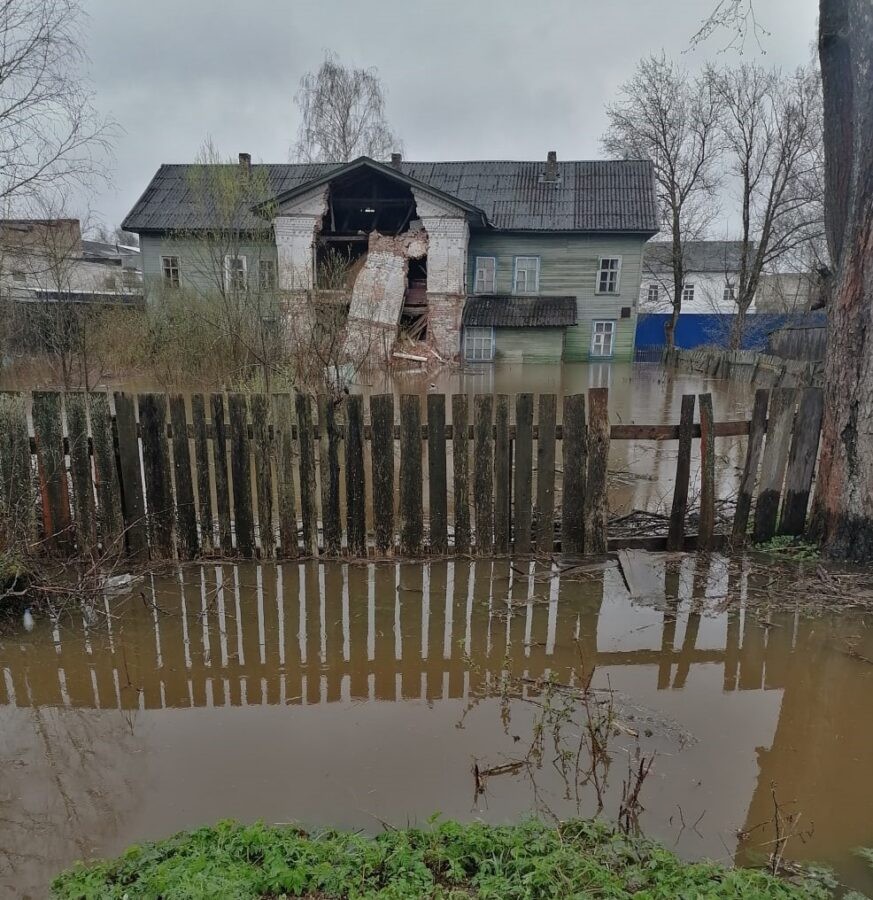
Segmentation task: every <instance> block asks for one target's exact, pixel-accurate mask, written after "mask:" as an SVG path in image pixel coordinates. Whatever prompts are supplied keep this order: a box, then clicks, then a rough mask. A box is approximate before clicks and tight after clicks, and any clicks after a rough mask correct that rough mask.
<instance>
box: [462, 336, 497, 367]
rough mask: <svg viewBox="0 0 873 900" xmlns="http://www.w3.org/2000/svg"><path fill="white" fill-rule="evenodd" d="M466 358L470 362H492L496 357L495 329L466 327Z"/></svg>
mask: <svg viewBox="0 0 873 900" xmlns="http://www.w3.org/2000/svg"><path fill="white" fill-rule="evenodd" d="M464 359H466V360H469V361H470V362H490V361H491V360H492V359H494V329H493V328H465V329H464Z"/></svg>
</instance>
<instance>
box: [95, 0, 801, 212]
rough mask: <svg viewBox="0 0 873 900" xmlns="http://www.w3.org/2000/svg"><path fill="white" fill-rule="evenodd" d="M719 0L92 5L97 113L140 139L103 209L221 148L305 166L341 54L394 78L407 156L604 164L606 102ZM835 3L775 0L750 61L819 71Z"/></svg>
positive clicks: (681, 46)
mask: <svg viewBox="0 0 873 900" xmlns="http://www.w3.org/2000/svg"><path fill="white" fill-rule="evenodd" d="M714 2H715V0H660V2H641V0H536V2H507V0H504V2H498V0H439V2H438V0H408V2H407V3H397V2H391V3H387V2H382V3H379V2H375V0H371V2H369V3H363V2H360V0H356V2H346V0H327V2H308V0H307V2H303V0H293V2H289V0H286V2H280V0H247V2H245V3H241V2H234V3H229V2H225V0H220V2H219V0H184V2H182V0H148V2H140V3H136V4H130V3H128V4H119V3H117V2H115V0H86V8H87V9H88V11H89V13H90V21H89V23H88V27H87V34H88V54H89V56H90V59H91V78H92V81H93V87H94V90H95V91H96V100H97V104H98V107H99V108H100V109H101V110H102V111H103V112H104V113H105V114H107V115H110V116H112V117H113V118H114V119H115V120H116V121H117V122H118V123H119V124H120V125H121V126H122V128H123V134H122V135H121V136H120V137H119V140H118V142H117V146H116V154H115V156H116V158H115V161H114V164H113V166H112V173H113V184H112V186H111V187H110V188H109V189H106V190H100V191H99V192H98V194H97V195H96V196H94V197H93V198H92V199H91V201H90V206H91V207H92V209H93V210H94V211H95V212H96V213H97V216H98V217H99V218H100V219H102V220H103V221H105V222H106V224H109V225H115V224H118V223H120V221H121V219H122V218H123V217H124V215H125V214H126V213H127V212H128V210H129V209H130V208H131V206H132V205H133V203H134V202H135V200H136V199H137V197H138V196H139V195H140V193H142V191H143V190H144V189H145V187H146V185H147V184H148V181H149V179H150V178H151V176H152V175H153V174H154V172H155V170H156V169H157V167H158V166H159V165H160V164H161V163H163V162H188V161H190V160H191V159H193V158H194V156H195V154H196V153H197V150H198V148H199V147H200V145H201V144H202V142H203V140H204V138H205V137H206V136H207V135H211V136H212V138H213V139H214V140H215V142H216V144H217V146H218V148H219V149H220V151H221V152H222V153H223V154H226V155H228V156H232V155H235V154H236V153H238V152H239V151H243V150H244V151H247V152H249V153H251V154H252V157H253V159H254V160H255V161H258V162H286V161H288V160H289V148H290V146H291V144H292V142H293V140H294V138H295V135H296V132H297V126H298V121H299V119H298V115H297V109H296V107H295V105H294V102H293V98H294V93H295V92H296V90H297V85H298V82H299V81H300V77H301V75H303V73H305V72H306V71H308V70H313V69H316V68H317V67H318V65H319V63H320V62H321V59H322V57H323V55H324V51H325V49H332V50H335V51H336V52H337V53H338V54H339V56H340V58H341V60H342V61H343V62H345V63H347V64H354V65H357V66H375V67H376V68H377V69H378V70H379V74H380V76H381V77H382V80H383V82H384V84H385V86H386V88H387V91H388V103H387V108H388V116H389V120H390V122H391V125H392V127H393V128H394V129H395V131H396V132H397V133H398V134H399V135H400V136H401V138H402V139H403V141H404V155H405V157H406V158H407V159H420V160H425V159H426V160H434V159H445V160H450V159H540V158H545V155H546V151H547V150H557V152H558V156H559V158H561V159H586V158H594V157H598V156H600V155H601V153H600V148H599V138H600V135H601V134H602V132H603V129H604V127H605V116H604V113H603V107H604V103H605V102H607V101H609V100H610V99H612V98H613V97H614V95H615V92H616V89H617V87H618V85H619V84H620V83H621V82H622V81H623V80H625V79H626V78H627V77H628V76H629V75H630V74H631V72H632V70H633V68H634V65H635V63H636V61H637V60H638V59H639V57H640V56H642V55H644V54H647V53H650V52H659V51H660V50H661V49H662V48H663V49H664V50H665V51H666V52H667V53H668V54H669V55H673V56H678V55H679V54H680V53H682V51H683V50H687V49H688V45H689V38H690V36H691V35H692V34H693V33H694V31H695V30H696V27H697V26H698V25H699V23H700V20H701V18H702V17H703V15H704V14H705V13H706V12H707V11H708V10H709V9H710V8H711V6H712V5H713V3H714ZM817 5H818V4H817V3H816V0H758V2H757V4H756V9H757V12H758V19H759V21H760V22H761V24H762V25H763V26H764V27H765V28H766V29H768V31H769V32H770V33H769V35H761V37H760V43H761V47H760V48H759V47H758V45H757V43H756V42H755V41H754V40H751V41H749V42H747V44H746V47H745V53H744V55H745V58H746V59H749V60H756V61H762V62H764V63H765V64H768V65H778V66H781V67H783V68H794V67H795V66H797V65H801V64H803V63H804V62H806V61H807V60H808V58H809V55H810V45H811V42H812V41H813V39H814V32H815V21H816V10H817ZM727 42H728V37H727V36H726V35H719V36H717V37H716V38H714V39H711V40H710V41H709V42H708V43H707V44H705V45H703V46H701V47H698V48H696V49H694V50H691V51H689V52H687V53H685V55H684V57H683V59H684V61H685V63H686V64H687V65H688V66H689V67H691V68H697V67H699V66H701V65H703V63H705V62H706V61H708V60H713V61H718V60H723V61H731V62H735V61H737V59H738V57H737V53H736V52H735V51H733V50H730V51H727V52H724V48H725V46H726V44H727ZM762 48H763V51H765V54H766V55H764V54H763V53H762Z"/></svg>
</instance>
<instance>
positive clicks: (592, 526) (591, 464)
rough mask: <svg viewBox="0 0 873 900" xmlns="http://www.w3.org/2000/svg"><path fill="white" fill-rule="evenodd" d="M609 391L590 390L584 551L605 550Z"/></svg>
mask: <svg viewBox="0 0 873 900" xmlns="http://www.w3.org/2000/svg"><path fill="white" fill-rule="evenodd" d="M608 403H609V390H608V389H607V388H591V390H590V391H589V392H588V478H587V480H586V483H585V541H584V544H585V552H586V553H605V552H606V491H607V484H606V477H607V466H608V463H609V414H608V412H607V409H608Z"/></svg>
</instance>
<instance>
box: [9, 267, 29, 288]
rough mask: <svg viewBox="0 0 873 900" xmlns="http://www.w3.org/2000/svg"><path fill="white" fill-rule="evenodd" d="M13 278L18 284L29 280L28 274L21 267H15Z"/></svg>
mask: <svg viewBox="0 0 873 900" xmlns="http://www.w3.org/2000/svg"><path fill="white" fill-rule="evenodd" d="M12 280H13V281H14V282H15V283H16V284H24V283H25V282H26V281H27V276H26V275H25V274H24V272H22V271H21V270H20V269H13V270H12Z"/></svg>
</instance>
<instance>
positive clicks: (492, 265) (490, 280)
mask: <svg viewBox="0 0 873 900" xmlns="http://www.w3.org/2000/svg"><path fill="white" fill-rule="evenodd" d="M496 282H497V260H496V258H495V257H493V256H477V257H476V275H475V278H474V279H473V293H474V294H493V293H494V290H495V285H496Z"/></svg>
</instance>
